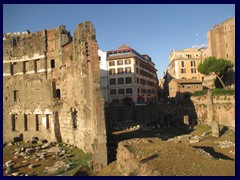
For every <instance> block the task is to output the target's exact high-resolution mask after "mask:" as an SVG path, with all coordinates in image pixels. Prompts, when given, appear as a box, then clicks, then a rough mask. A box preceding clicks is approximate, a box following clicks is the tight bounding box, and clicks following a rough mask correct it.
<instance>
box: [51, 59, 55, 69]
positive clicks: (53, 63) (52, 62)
mask: <svg viewBox="0 0 240 180" xmlns="http://www.w3.org/2000/svg"><path fill="white" fill-rule="evenodd" d="M50 64H51V68H55V60H54V59H52V60H51V61H50Z"/></svg>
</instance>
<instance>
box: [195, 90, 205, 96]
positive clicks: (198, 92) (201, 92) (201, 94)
mask: <svg viewBox="0 0 240 180" xmlns="http://www.w3.org/2000/svg"><path fill="white" fill-rule="evenodd" d="M205 94H207V91H206V90H203V91H194V93H193V96H203V95H205Z"/></svg>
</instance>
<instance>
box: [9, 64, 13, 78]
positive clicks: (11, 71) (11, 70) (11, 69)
mask: <svg viewBox="0 0 240 180" xmlns="http://www.w3.org/2000/svg"><path fill="white" fill-rule="evenodd" d="M10 74H11V75H13V64H12V63H10Z"/></svg>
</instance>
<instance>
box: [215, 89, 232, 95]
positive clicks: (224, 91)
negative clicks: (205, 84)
mask: <svg viewBox="0 0 240 180" xmlns="http://www.w3.org/2000/svg"><path fill="white" fill-rule="evenodd" d="M213 95H215V96H216V95H235V89H213Z"/></svg>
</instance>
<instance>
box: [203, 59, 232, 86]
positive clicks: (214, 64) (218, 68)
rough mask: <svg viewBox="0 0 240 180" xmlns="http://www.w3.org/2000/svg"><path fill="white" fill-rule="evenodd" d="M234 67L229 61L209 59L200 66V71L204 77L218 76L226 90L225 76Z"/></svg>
mask: <svg viewBox="0 0 240 180" xmlns="http://www.w3.org/2000/svg"><path fill="white" fill-rule="evenodd" d="M232 67H233V63H231V61H229V60H227V59H223V58H219V59H218V58H216V57H208V58H205V60H204V61H203V62H202V63H201V64H200V65H199V66H198V71H199V72H200V73H202V74H204V75H209V74H214V75H216V76H217V78H218V79H219V81H220V82H221V84H222V86H223V88H224V89H226V86H225V85H224V83H223V81H222V78H223V75H224V74H225V73H226V72H227V71H228V70H229V69H231V68H232Z"/></svg>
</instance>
